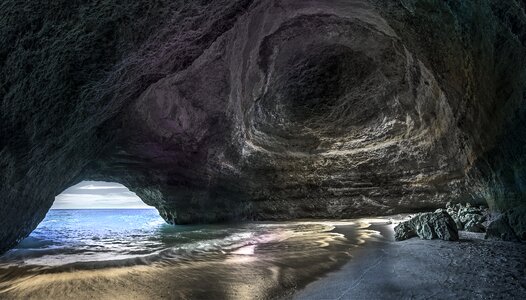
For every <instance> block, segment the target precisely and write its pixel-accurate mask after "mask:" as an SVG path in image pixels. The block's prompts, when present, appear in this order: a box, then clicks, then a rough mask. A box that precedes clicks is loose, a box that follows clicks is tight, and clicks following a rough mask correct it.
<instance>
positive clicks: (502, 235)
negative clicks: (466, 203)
mask: <svg viewBox="0 0 526 300" xmlns="http://www.w3.org/2000/svg"><path fill="white" fill-rule="evenodd" d="M485 238H486V239H497V240H503V241H512V242H516V241H518V240H519V239H518V238H517V235H516V234H515V232H514V231H513V229H512V228H511V226H510V224H509V220H508V216H507V215H506V214H502V215H500V216H499V217H497V218H496V219H495V220H493V221H492V222H491V223H490V224H489V226H488V228H487V229H486V235H485Z"/></svg>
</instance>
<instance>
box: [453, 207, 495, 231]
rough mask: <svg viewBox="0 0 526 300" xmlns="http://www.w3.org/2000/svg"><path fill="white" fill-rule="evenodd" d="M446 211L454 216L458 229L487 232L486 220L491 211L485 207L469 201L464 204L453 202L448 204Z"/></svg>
mask: <svg viewBox="0 0 526 300" xmlns="http://www.w3.org/2000/svg"><path fill="white" fill-rule="evenodd" d="M446 212H447V213H448V214H449V215H450V216H451V217H452V218H453V220H454V221H455V224H456V225H457V228H458V230H465V231H470V232H485V231H486V227H485V225H484V223H485V222H486V219H487V216H488V214H489V211H488V209H487V208H485V207H472V206H471V205H470V204H469V203H467V204H466V205H462V204H461V203H457V204H455V205H452V204H451V202H448V203H447V204H446Z"/></svg>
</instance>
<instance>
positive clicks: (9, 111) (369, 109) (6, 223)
mask: <svg viewBox="0 0 526 300" xmlns="http://www.w3.org/2000/svg"><path fill="white" fill-rule="evenodd" d="M525 7H526V5H525V2H524V1H516V0H507V1H500V0H480V1H475V0H471V1H443V0H403V1H402V0H400V1H392V0H383V1H380V0H349V1H329V0H323V1H322V0H315V1H314V0H313V1H300V0H287V1H285V0H283V1H278V0H276V1H270V0H252V1H250V0H238V1H226V0H225V1H222V0H212V1H168V0H159V1H134V3H133V4H122V3H121V2H120V1H117V0H106V1H104V2H96V3H95V2H94V3H85V1H66V0H64V1H53V3H52V4H51V3H49V2H48V1H30V2H27V3H21V2H19V1H3V2H2V3H1V4H0V12H1V13H0V31H1V32H0V40H1V43H2V45H3V47H1V48H0V66H1V72H0V96H1V97H2V102H1V105H2V106H1V111H0V114H1V115H0V117H1V118H0V178H1V185H0V203H1V205H2V210H0V222H1V223H0V225H1V228H2V230H1V231H0V241H1V242H0V251H3V250H6V249H8V248H9V247H12V246H13V245H14V244H15V243H16V242H17V241H18V240H20V239H21V238H23V237H24V236H26V235H27V234H29V233H30V232H31V230H32V229H34V227H35V226H36V225H37V224H38V223H39V222H40V221H41V220H42V218H43V217H44V216H45V213H46V212H47V210H48V209H49V207H50V206H51V204H52V202H53V200H54V196H55V195H57V194H59V193H60V192H61V191H62V190H64V189H65V188H67V187H69V186H71V185H73V184H75V183H76V182H79V181H81V180H88V179H91V180H106V181H116V182H120V183H122V184H124V185H126V186H127V187H128V188H130V189H131V190H133V191H135V192H136V193H137V194H138V195H139V196H140V197H141V198H142V199H143V200H144V201H145V202H146V203H147V204H150V205H154V206H155V207H157V209H158V210H159V212H160V213H161V215H162V216H163V217H164V218H165V219H166V220H167V222H170V223H193V222H214V221H222V220H229V219H235V220H242V219H287V218H302V217H323V218H346V217H354V216H359V215H377V214H391V213H397V212H412V211H420V210H426V209H431V208H436V207H439V206H443V205H444V204H445V203H446V202H447V201H462V202H466V201H468V202H475V203H477V202H478V203H484V202H486V203H488V204H489V205H490V206H491V207H492V208H493V209H498V210H505V209H508V208H511V207H515V206H519V205H524V204H525V203H524V187H525V180H526V177H525V176H526V175H525V172H524V171H523V168H524V166H525V164H524V155H523V154H524V153H525V149H524V147H525V146H524V145H525V144H526V143H525V142H526V134H525V133H524V131H523V130H522V127H523V126H522V125H523V124H524V121H525V118H526V112H525V107H526V106H525V105H524V103H525V101H526V99H525V93H524V91H525V86H526V80H525V79H526V78H525V76H526V74H525V72H526V63H525V59H526V47H525V46H526V15H525Z"/></svg>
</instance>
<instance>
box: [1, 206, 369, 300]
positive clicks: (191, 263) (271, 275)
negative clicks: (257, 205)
mask: <svg viewBox="0 0 526 300" xmlns="http://www.w3.org/2000/svg"><path fill="white" fill-rule="evenodd" d="M369 225H370V224H369V223H368V222H366V221H360V220H348V221H319V220H311V221H308V220H306V221H305V220H304V221H289V222H245V223H237V224H223V225H190V226H188V225H185V226H177V225H176V226H174V225H169V224H166V223H165V222H164V220H163V219H162V218H161V217H160V216H159V215H158V214H157V211H156V210H153V209H130V210H126V209H117V210H116V209H110V210H104V209H100V210H50V211H49V212H48V214H47V216H46V218H45V219H44V220H43V221H42V223H41V224H40V225H39V226H38V227H37V228H36V229H35V230H34V231H33V232H32V233H31V235H30V236H29V237H27V238H26V239H24V240H23V241H22V242H21V243H20V244H19V245H18V246H17V247H16V248H14V249H12V250H10V251H9V252H7V253H6V254H4V255H2V256H0V298H2V297H7V298H24V299H25V298H36V299H40V298H46V299H73V298H74V299H92V298H93V297H98V298H102V299H106V298H111V299H114V298H119V297H121V296H123V297H124V296H126V293H127V292H128V291H129V290H132V289H134V288H136V287H137V286H141V287H142V288H141V289H140V290H137V291H135V293H139V292H140V293H143V294H144V295H143V296H142V297H143V298H145V299H150V298H159V297H168V298H172V297H173V295H174V294H173V293H174V292H177V293H178V296H177V297H175V298H183V299H184V298H190V299H195V298H197V299H212V298H214V299H222V298H224V299H250V298H258V297H263V298H268V297H270V298H273V297H275V296H276V295H282V294H283V293H284V292H285V291H287V290H291V289H297V288H298V287H300V286H302V285H304V284H306V283H308V282H309V281H312V280H314V279H315V278H318V277H319V276H321V275H322V274H323V273H324V272H328V271H330V270H332V269H334V268H336V267H338V266H340V265H342V264H343V263H345V262H346V261H348V260H349V259H350V258H351V256H352V253H353V251H354V249H356V248H357V247H359V245H360V244H362V243H364V242H365V241H367V240H369V239H374V238H375V237H377V236H378V232H377V231H374V230H370V229H369ZM146 287H147V288H146ZM117 292H118V293H119V294H112V293H117ZM108 293H110V294H111V295H112V296H111V297H109V296H108V295H109V294H108ZM210 297H212V298H210Z"/></svg>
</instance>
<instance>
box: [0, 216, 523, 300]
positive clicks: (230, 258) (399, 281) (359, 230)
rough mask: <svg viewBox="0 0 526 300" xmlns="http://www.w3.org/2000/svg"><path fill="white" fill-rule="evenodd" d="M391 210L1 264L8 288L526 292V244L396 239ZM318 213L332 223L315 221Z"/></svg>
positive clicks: (385, 294) (319, 298)
mask: <svg viewBox="0 0 526 300" xmlns="http://www.w3.org/2000/svg"><path fill="white" fill-rule="evenodd" d="M388 219H389V218H387V217H386V218H380V219H359V220H349V221H341V222H334V221H333V222H331V221H327V222H321V221H309V222H305V224H306V226H307V227H306V228H307V229H305V230H303V231H299V234H296V235H293V236H287V237H286V238H284V239H282V240H274V241H271V242H268V243H260V244H255V245H249V246H244V247H241V248H239V249H236V250H234V251H232V252H229V253H224V254H221V253H219V254H216V255H214V256H210V255H207V256H203V257H199V256H194V257H192V258H191V259H180V258H179V259H175V260H161V261H158V262H154V263H147V264H144V265H133V266H119V267H107V266H106V267H100V266H97V267H93V269H86V268H84V269H83V268H79V267H78V266H69V267H68V266H63V267H59V268H57V267H53V268H48V269H42V270H37V271H35V270H34V269H32V270H25V271H24V270H23V268H18V267H13V268H12V269H10V270H3V271H2V272H0V298H1V299H76V300H81V299H316V300H323V299H429V298H431V299H473V298H475V299H476V298H481V299H526V274H525V270H526V245H525V244H516V243H509V242H497V241H486V240H483V239H482V236H481V235H480V234H466V233H462V234H461V238H462V240H461V241H460V242H445V241H438V240H434V241H423V240H420V239H411V240H408V241H403V242H394V241H393V237H392V227H394V225H392V224H390V221H388ZM396 219H398V220H399V219H400V216H398V217H397V218H395V221H396ZM316 223H324V226H327V224H331V228H332V229H331V230H311V228H310V227H308V226H312V224H316ZM308 224H310V225H308Z"/></svg>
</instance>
